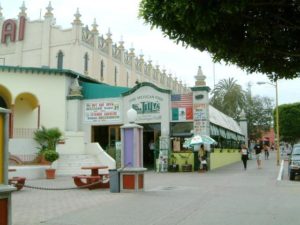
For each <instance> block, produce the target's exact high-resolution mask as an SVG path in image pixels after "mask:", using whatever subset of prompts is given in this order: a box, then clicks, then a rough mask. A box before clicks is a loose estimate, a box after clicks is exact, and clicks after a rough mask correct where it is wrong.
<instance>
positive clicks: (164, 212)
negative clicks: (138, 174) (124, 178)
mask: <svg viewBox="0 0 300 225" xmlns="http://www.w3.org/2000/svg"><path fill="white" fill-rule="evenodd" d="M248 162H249V166H248V170H247V171H244V170H243V169H242V163H236V164H234V165H230V166H227V167H224V168H222V169H218V170H214V171H210V172H208V173H204V174H203V173H197V172H193V173H159V174H158V173H154V172H151V171H149V172H146V173H145V191H144V192H142V193H110V191H109V190H99V189H98V190H92V191H90V190H87V189H80V190H78V189H72V190H65V191H57V190H55V191H51V190H36V189H29V188H24V189H22V190H21V191H19V192H14V193H13V196H12V199H13V207H12V209H13V213H12V217H13V225H38V224H44V225H98V224H105V225H110V224H113V225H119V224H120V225H132V224H137V225H143V224H145V225H148V224H149V225H150V224H164V225H165V224H180V225H183V224H188V225H190V224H195V225H196V224H197V225H199V224H205V225H215V224H216V225H217V224H218V225H223V224H230V225H234V224H240V223H241V220H245V218H246V220H245V221H244V222H243V225H247V224H260V225H261V224H276V225H277V224H278V225H282V224H283V223H284V221H286V219H287V218H286V217H287V215H290V217H289V218H288V219H289V221H291V222H293V221H295V222H296V223H297V221H298V220H297V219H298V217H297V214H298V211H297V210H294V206H295V207H296V206H297V204H298V203H297V202H299V201H300V197H295V196H296V195H295V194H297V196H300V183H299V182H293V183H290V182H289V181H288V180H287V179H286V175H285V176H284V177H285V180H284V181H282V182H280V183H278V182H277V181H276V178H277V175H278V170H279V168H278V167H277V166H276V165H275V154H274V153H273V154H271V157H270V160H267V161H263V169H261V170H259V169H257V168H256V164H255V161H254V160H250V161H248ZM27 184H29V185H32V186H43V187H50V188H51V187H74V184H73V180H72V178H71V177H58V178H56V179H55V180H29V181H27ZM244 203H246V204H244ZM281 205H282V207H281ZM296 211H297V212H296ZM282 212H284V213H282ZM199 218H201V219H200V220H199ZM285 224H286V223H285ZM289 224H293V223H289ZM294 224H295V223H294Z"/></svg>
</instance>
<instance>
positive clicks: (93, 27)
mask: <svg viewBox="0 0 300 225" xmlns="http://www.w3.org/2000/svg"><path fill="white" fill-rule="evenodd" d="M92 33H93V34H98V33H99V32H98V24H97V22H96V18H94V22H93V24H92Z"/></svg>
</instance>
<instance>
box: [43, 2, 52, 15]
mask: <svg viewBox="0 0 300 225" xmlns="http://www.w3.org/2000/svg"><path fill="white" fill-rule="evenodd" d="M46 10H47V12H46V13H45V16H44V18H45V19H46V18H52V17H53V13H52V11H53V8H52V6H51V2H49V4H48V7H47V8H46Z"/></svg>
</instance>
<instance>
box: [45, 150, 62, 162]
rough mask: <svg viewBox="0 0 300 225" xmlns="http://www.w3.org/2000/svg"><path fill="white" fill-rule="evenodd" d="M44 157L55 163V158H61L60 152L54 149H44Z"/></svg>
mask: <svg viewBox="0 0 300 225" xmlns="http://www.w3.org/2000/svg"><path fill="white" fill-rule="evenodd" d="M44 157H45V159H46V160H47V161H48V162H51V163H53V162H54V161H55V160H57V159H58V158H59V154H58V152H56V151H54V150H46V151H44Z"/></svg>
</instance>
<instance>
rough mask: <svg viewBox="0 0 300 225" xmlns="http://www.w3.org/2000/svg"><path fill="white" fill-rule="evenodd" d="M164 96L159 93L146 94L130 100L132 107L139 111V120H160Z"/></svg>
mask: <svg viewBox="0 0 300 225" xmlns="http://www.w3.org/2000/svg"><path fill="white" fill-rule="evenodd" d="M162 102H163V98H161V97H160V96H157V95H151V94H145V95H141V96H137V97H133V98H131V99H130V100H129V103H130V104H131V106H132V108H133V109H135V110H136V111H137V114H138V118H137V120H138V121H149V120H160V119H161V113H160V109H161V103H162Z"/></svg>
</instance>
